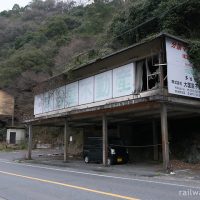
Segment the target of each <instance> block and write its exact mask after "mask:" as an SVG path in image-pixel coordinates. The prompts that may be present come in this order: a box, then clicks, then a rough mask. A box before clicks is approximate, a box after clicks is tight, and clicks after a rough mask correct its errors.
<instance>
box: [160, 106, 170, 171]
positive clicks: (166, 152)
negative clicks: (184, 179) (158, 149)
mask: <svg viewBox="0 0 200 200" xmlns="http://www.w3.org/2000/svg"><path fill="white" fill-rule="evenodd" d="M161 133H162V154H163V167H164V170H167V169H168V167H169V141H168V124H167V107H166V105H165V104H161Z"/></svg>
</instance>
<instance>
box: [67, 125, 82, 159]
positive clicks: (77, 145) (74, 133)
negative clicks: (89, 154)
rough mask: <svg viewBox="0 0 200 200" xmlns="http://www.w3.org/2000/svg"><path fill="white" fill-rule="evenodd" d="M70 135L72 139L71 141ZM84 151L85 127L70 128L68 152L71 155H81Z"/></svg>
mask: <svg viewBox="0 0 200 200" xmlns="http://www.w3.org/2000/svg"><path fill="white" fill-rule="evenodd" d="M70 136H71V137H72V141H70ZM82 153H83V129H80V128H70V134H69V140H68V149H67V154H68V155H69V156H81V155H82Z"/></svg>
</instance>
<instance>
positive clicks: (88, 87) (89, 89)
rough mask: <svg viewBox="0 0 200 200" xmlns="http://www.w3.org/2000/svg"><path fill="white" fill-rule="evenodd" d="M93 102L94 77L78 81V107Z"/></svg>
mask: <svg viewBox="0 0 200 200" xmlns="http://www.w3.org/2000/svg"><path fill="white" fill-rule="evenodd" d="M93 101H94V77H93V76H92V77H89V78H86V79H83V80H80V81H79V105H81V104H86V103H91V102H93Z"/></svg>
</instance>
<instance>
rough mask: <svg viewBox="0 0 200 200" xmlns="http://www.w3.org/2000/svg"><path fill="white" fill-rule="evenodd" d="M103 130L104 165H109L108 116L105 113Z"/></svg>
mask: <svg viewBox="0 0 200 200" xmlns="http://www.w3.org/2000/svg"><path fill="white" fill-rule="evenodd" d="M102 127H103V129H102V132H103V165H104V166H107V161H108V127H107V117H106V115H103V118H102Z"/></svg>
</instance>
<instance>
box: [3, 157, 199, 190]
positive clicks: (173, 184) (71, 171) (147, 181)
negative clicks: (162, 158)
mask: <svg viewBox="0 0 200 200" xmlns="http://www.w3.org/2000/svg"><path fill="white" fill-rule="evenodd" d="M0 162H2V163H6V164H13V165H21V166H26V167H32V168H38V169H46V170H53V171H60V172H68V173H74V174H82V175H90V176H98V177H104V178H112V179H121V180H130V181H138V182H146V183H154V184H161V185H168V186H176V187H186V188H193V189H199V190H200V187H195V186H189V185H182V184H176V183H168V182H160V181H151V180H144V179H137V178H127V177H120V176H111V175H104V174H97V173H89V172H83V171H74V170H67V169H59V168H54V167H44V166H38V165H31V164H24V163H16V162H11V161H9V160H5V159H0ZM197 183H199V184H200V182H197Z"/></svg>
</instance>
